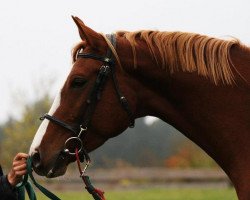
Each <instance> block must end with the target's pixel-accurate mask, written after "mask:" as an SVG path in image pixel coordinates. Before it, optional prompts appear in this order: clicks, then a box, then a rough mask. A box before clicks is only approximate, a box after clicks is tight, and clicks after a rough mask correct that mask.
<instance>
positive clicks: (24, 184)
mask: <svg viewBox="0 0 250 200" xmlns="http://www.w3.org/2000/svg"><path fill="white" fill-rule="evenodd" d="M29 177H30V179H31V180H32V182H33V184H34V185H35V186H36V187H37V188H38V189H39V190H40V191H41V192H42V193H43V194H44V195H45V196H47V197H48V198H49V199H51V200H60V198H58V197H57V196H56V195H54V194H53V193H52V192H50V191H49V190H47V189H46V188H45V187H43V186H41V185H40V184H39V183H37V182H36V180H35V178H34V176H33V174H32V165H31V158H28V159H27V174H26V175H25V176H24V179H23V181H22V182H21V183H20V184H18V185H17V186H16V188H17V191H18V199H19V200H25V189H26V191H27V193H28V196H29V199H30V200H37V198H36V194H35V192H34V189H33V188H32V185H31V184H30V182H29V181H28V178H29Z"/></svg>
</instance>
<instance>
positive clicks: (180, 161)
mask: <svg viewBox="0 0 250 200" xmlns="http://www.w3.org/2000/svg"><path fill="white" fill-rule="evenodd" d="M165 166H166V167H168V168H214V167H218V165H217V164H216V162H215V161H214V160H213V159H212V158H210V157H209V156H208V155H207V154H206V153H205V152H204V151H203V150H201V149H200V148H199V147H198V146H196V145H194V144H192V143H191V142H187V141H185V142H184V143H183V145H181V146H180V147H179V149H178V150H177V152H176V153H175V154H174V155H172V156H170V157H169V158H167V159H166V160H165Z"/></svg>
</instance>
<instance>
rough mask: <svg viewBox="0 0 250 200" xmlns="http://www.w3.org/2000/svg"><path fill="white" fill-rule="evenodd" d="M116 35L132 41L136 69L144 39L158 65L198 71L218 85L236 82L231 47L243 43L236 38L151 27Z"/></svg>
mask: <svg viewBox="0 0 250 200" xmlns="http://www.w3.org/2000/svg"><path fill="white" fill-rule="evenodd" d="M116 34H117V35H118V36H120V37H124V38H126V39H127V40H128V41H129V43H130V45H131V47H132V51H133V56H134V67H135V68H136V67H137V58H136V47H138V45H139V42H138V41H139V40H140V41H144V42H146V44H147V46H148V49H149V51H150V53H151V55H152V57H153V58H154V59H155V60H156V62H157V64H158V65H161V67H162V68H163V69H165V70H166V71H169V72H170V73H174V72H176V71H178V70H182V71H184V72H195V71H196V72H198V74H199V75H202V76H205V77H207V78H209V79H211V80H212V81H213V82H214V83H215V84H216V85H217V84H218V83H219V82H220V81H222V82H223V83H224V84H229V85H231V84H233V83H234V82H235V81H234V74H233V71H232V69H231V67H230V65H231V66H232V67H234V66H233V63H232V61H231V58H230V49H231V47H232V46H233V45H235V44H240V42H239V41H238V40H236V39H234V40H229V41H227V40H221V39H217V38H212V37H208V36H204V35H200V34H195V33H185V32H160V31H150V30H143V31H137V32H124V31H120V32H117V33H116ZM158 55H159V56H158ZM159 57H160V60H159Z"/></svg>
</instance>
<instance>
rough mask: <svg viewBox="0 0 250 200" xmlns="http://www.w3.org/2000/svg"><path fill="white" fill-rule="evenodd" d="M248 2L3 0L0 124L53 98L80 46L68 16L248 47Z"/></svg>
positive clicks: (104, 27) (105, 29) (100, 26)
mask: <svg viewBox="0 0 250 200" xmlns="http://www.w3.org/2000/svg"><path fill="white" fill-rule="evenodd" d="M249 8H250V1H249V0H237V1H235V0H209V1H207V0H203V1H202V0H137V1H135V0H126V1H121V0H120V1H118V0H105V1H98V0H96V1H93V0H92V1H84V0H43V1H37V0H22V1H20V0H8V1H3V2H1V5H0V63H1V64H0V70H1V72H0V91H1V98H0V113H1V114H0V123H3V122H4V121H6V120H7V119H8V117H9V116H14V117H18V116H19V115H20V113H21V110H22V105H23V103H25V102H28V101H32V100H34V99H37V98H39V97H41V96H42V95H43V94H44V93H45V92H46V91H49V92H50V94H51V96H52V97H53V96H55V95H56V93H57V91H58V90H59V89H60V88H61V85H62V84H63V82H64V80H65V79H66V77H67V74H68V73H69V71H70V69H71V49H72V47H73V46H74V45H75V44H76V43H77V42H79V41H80V38H79V35H78V31H77V28H76V26H75V24H74V23H73V21H72V19H71V15H75V16H78V17H80V18H81V19H82V20H83V21H84V23H85V24H86V25H88V26H89V27H91V28H92V29H94V30H96V31H98V32H102V33H111V32H115V31H117V30H127V31H136V30H141V29H152V30H161V31H185V32H196V33H200V34H205V35H209V36H214V37H219V38H228V37H236V38H238V39H240V40H241V41H242V42H243V43H245V44H247V45H250V12H249Z"/></svg>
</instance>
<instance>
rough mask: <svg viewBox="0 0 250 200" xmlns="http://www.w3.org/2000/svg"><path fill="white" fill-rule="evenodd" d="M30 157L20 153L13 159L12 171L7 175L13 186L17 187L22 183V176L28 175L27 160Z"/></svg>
mask: <svg viewBox="0 0 250 200" xmlns="http://www.w3.org/2000/svg"><path fill="white" fill-rule="evenodd" d="M28 157H29V155H28V154H26V153H18V154H17V155H16V156H15V158H14V159H13V163H12V169H11V170H10V172H9V173H8V175H7V179H8V181H9V183H10V184H11V186H16V185H17V184H18V183H19V182H21V181H22V176H23V175H25V174H26V173H27V169H26V168H27V163H26V161H27V158H28Z"/></svg>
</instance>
